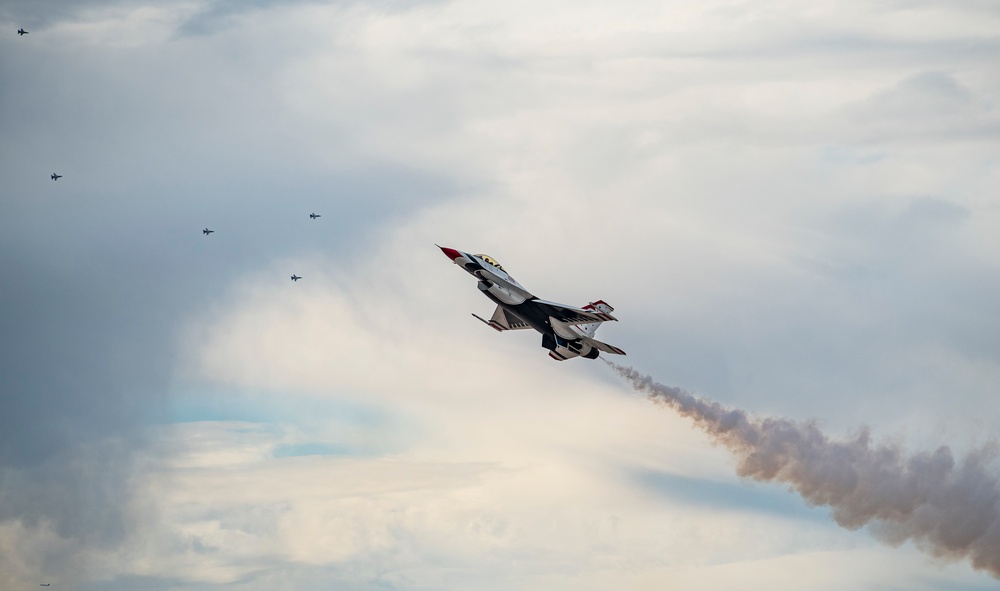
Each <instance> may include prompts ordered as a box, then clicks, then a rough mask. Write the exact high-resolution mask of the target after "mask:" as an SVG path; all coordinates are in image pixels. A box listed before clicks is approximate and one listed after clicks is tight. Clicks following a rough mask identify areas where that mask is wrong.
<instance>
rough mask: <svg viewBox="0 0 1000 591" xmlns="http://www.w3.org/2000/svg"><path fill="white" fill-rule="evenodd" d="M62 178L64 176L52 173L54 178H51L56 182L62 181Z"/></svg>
mask: <svg viewBox="0 0 1000 591" xmlns="http://www.w3.org/2000/svg"><path fill="white" fill-rule="evenodd" d="M62 176H63V175H61V174H56V173H54V172H53V173H52V177H51V178H52V180H54V181H58V180H59V179H61V178H62Z"/></svg>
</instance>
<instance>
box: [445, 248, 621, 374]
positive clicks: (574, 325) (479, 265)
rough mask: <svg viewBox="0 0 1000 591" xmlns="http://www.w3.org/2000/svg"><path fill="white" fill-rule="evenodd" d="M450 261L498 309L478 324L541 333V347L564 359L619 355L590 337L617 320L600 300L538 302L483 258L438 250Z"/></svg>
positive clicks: (508, 276) (611, 310) (487, 259)
mask: <svg viewBox="0 0 1000 591" xmlns="http://www.w3.org/2000/svg"><path fill="white" fill-rule="evenodd" d="M438 248H440V249H441V252H443V253H444V254H445V255H446V256H447V257H448V258H449V259H451V260H452V262H454V263H455V264H456V265H458V266H459V267H462V268H463V269H465V270H466V271H468V272H469V273H470V274H472V275H473V276H475V277H476V278H477V279H479V291H481V292H483V295H485V296H486V297H488V298H490V299H491V300H493V301H494V302H495V303H496V305H497V309H496V311H495V312H493V317H492V318H490V319H489V320H486V319H483V318H480V317H479V316H476V315H475V314H473V316H476V318H478V319H479V320H482V321H483V322H484V323H486V324H488V325H490V326H492V327H493V328H495V329H496V330H498V331H505V330H521V329H526V328H533V329H535V330H537V331H538V332H540V333H542V346H543V347H545V348H546V349H548V350H549V357H551V358H553V359H556V360H558V361H564V360H566V359H570V358H573V357H586V358H587V359H597V356H598V355H600V352H601V351H604V352H605V353H613V354H615V355H624V354H625V351H622V350H621V349H619V348H618V347H615V346H613V345H609V344H607V343H602V342H601V341H599V340H597V339H595V338H594V333H595V332H597V327H598V326H600V325H601V323H602V322H607V321H609V320H618V319H617V318H615V317H614V316H612V315H611V312H614V308H612V307H611V306H609V305H608V304H607V302H605V301H604V300H597V301H596V302H591V303H589V304H587V305H586V306H584V307H582V308H576V307H574V306H567V305H565V304H557V303H555V302H547V301H545V300H540V299H538V298H536V297H535V296H533V295H531V293H529V292H528V290H526V289H524V287H522V286H521V284H520V283H518V282H517V280H516V279H514V278H513V277H511V276H510V274H509V273H507V272H506V271H504V269H503V267H501V266H500V263H498V262H496V261H495V260H494V259H493V258H492V257H490V256H488V255H485V254H469V253H467V252H462V251H460V250H455V249H454V248H445V247H444V246H438Z"/></svg>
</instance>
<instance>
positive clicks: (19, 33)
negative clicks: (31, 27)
mask: <svg viewBox="0 0 1000 591" xmlns="http://www.w3.org/2000/svg"><path fill="white" fill-rule="evenodd" d="M27 34H28V32H27V31H25V30H24V29H18V30H17V36H18V37H20V36H21V35H27Z"/></svg>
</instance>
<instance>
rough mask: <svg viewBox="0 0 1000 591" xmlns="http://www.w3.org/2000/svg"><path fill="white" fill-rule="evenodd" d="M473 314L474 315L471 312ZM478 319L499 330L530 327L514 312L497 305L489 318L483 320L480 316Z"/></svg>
mask: <svg viewBox="0 0 1000 591" xmlns="http://www.w3.org/2000/svg"><path fill="white" fill-rule="evenodd" d="M473 316H476V315H475V314H473ZM476 318H479V316H476ZM479 320H482V321H483V322H485V323H486V324H489V325H490V326H491V327H493V328H494V329H496V330H498V331H501V332H502V331H505V330H523V329H525V328H531V325H530V324H528V323H527V322H525V321H524V320H521V319H520V318H518V317H517V316H515V315H514V314H511V313H510V312H508V311H507V310H504V309H503V308H501V307H500V306H497V309H496V310H494V311H493V316H492V317H491V318H490V319H489V320H483V319H482V318H479Z"/></svg>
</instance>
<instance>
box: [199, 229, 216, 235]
mask: <svg viewBox="0 0 1000 591" xmlns="http://www.w3.org/2000/svg"><path fill="white" fill-rule="evenodd" d="M214 231H215V230H209V229H208V228H205V229H204V230H202V231H201V233H202V234H204V235H205V236H208V235H209V234H211V233H212V232H214Z"/></svg>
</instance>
